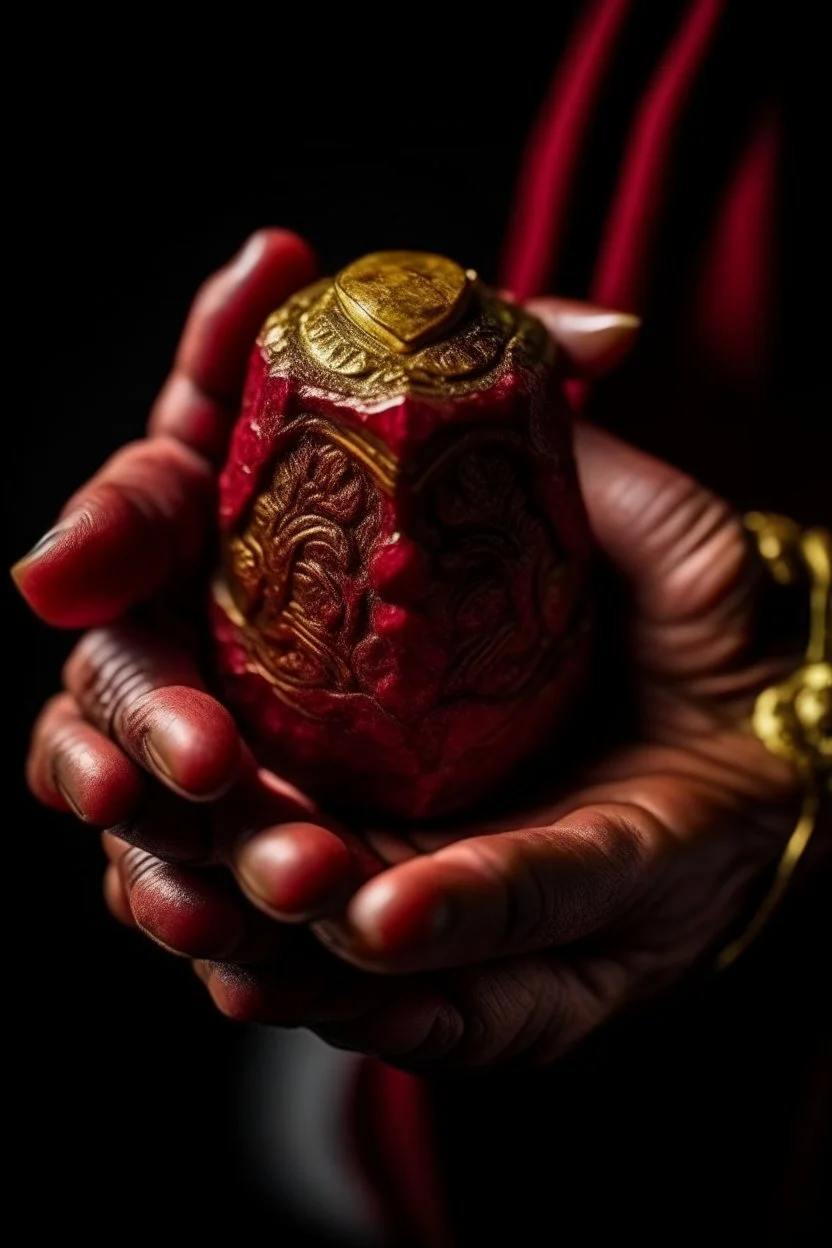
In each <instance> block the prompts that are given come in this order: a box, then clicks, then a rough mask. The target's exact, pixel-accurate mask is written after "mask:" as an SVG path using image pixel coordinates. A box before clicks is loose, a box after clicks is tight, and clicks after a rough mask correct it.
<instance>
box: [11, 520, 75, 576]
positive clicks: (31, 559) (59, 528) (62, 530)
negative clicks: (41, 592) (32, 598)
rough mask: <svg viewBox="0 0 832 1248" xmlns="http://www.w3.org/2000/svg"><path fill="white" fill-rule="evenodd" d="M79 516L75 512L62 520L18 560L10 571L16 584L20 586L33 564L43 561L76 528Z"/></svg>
mask: <svg viewBox="0 0 832 1248" xmlns="http://www.w3.org/2000/svg"><path fill="white" fill-rule="evenodd" d="M78 515H79V513H78V512H73V513H72V515H71V516H67V517H66V519H64V520H61V522H60V524H56V525H55V526H54V527H53V528H51V529H50V530H49V532H48V533H44V535H43V537H42V538H41V539H40V541H39V542H35V544H34V546H33V547H32V549H31V550H29V551H27V552H26V554H25V555H24V556H23V558H22V559H18V561H17V563H15V564H14V565H13V566H12V567H11V569H10V571H11V575H12V579H13V580H14V582H15V584H17V585H19V584H20V578H21V577H22V576H23V575H24V573H26V572H27V571H28V570H29V568H30V567H31V566H32V564H33V563H36V562H37V560H38V559H42V558H43V557H44V555H46V554H48V553H49V551H50V550H52V549H53V548H54V547H55V546H57V545H58V543H59V542H60V541H61V540H62V539H63V538H64V537H66V535H67V533H68V532H69V530H70V529H72V528H74V527H75V524H76V523H77V520H78Z"/></svg>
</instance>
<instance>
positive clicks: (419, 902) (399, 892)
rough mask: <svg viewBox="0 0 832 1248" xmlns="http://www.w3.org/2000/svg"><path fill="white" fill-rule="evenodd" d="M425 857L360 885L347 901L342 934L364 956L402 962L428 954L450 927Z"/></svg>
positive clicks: (451, 918) (451, 912)
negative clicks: (411, 956)
mask: <svg viewBox="0 0 832 1248" xmlns="http://www.w3.org/2000/svg"><path fill="white" fill-rule="evenodd" d="M436 874H437V873H436V871H435V870H434V868H433V865H432V861H431V859H430V858H426V859H419V860H413V861H411V862H409V863H406V864H403V865H402V867H401V868H393V869H391V870H390V871H386V872H384V873H383V874H381V875H379V876H377V877H376V878H375V879H373V880H370V881H369V883H367V884H365V885H364V886H363V887H362V888H361V889H359V891H358V892H357V893H356V894H355V896H354V897H353V898H352V899H351V901H350V903H349V905H348V907H347V911H346V923H345V925H344V932H345V935H346V937H347V939H348V942H349V944H350V946H351V947H352V948H353V950H354V951H355V952H356V953H357V954H359V955H361V956H364V957H369V958H379V959H381V960H383V961H384V963H385V964H386V963H388V962H389V961H390V960H391V959H398V958H404V959H405V960H407V959H408V957H409V956H410V955H413V954H420V953H421V954H424V953H426V952H427V953H428V955H430V952H431V951H432V949H433V947H434V946H435V945H436V943H437V942H441V941H442V939H443V938H444V937H445V936H447V935H448V933H449V932H450V931H451V930H452V928H453V927H454V925H455V918H456V915H455V907H454V906H453V904H452V902H451V900H450V898H449V897H448V896H447V894H446V893H445V892H443V890H442V889H441V888H440V887H438V886H437V879H436Z"/></svg>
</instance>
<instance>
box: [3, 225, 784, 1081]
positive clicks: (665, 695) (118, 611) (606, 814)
mask: <svg viewBox="0 0 832 1248" xmlns="http://www.w3.org/2000/svg"><path fill="white" fill-rule="evenodd" d="M312 268H313V260H312V257H311V255H310V253H309V251H308V248H306V246H305V244H303V243H302V242H301V241H300V240H299V239H297V238H295V237H294V236H293V235H289V234H286V233H283V232H279V231H262V232H261V233H260V234H258V235H255V236H254V238H253V239H252V240H250V242H249V244H248V245H247V247H246V248H245V249H244V251H243V252H242V253H241V254H240V256H239V257H237V258H236V260H235V261H234V262H232V264H231V265H229V266H228V267H227V268H226V269H224V270H222V271H221V272H220V273H219V274H218V275H217V276H215V277H214V278H213V279H212V280H211V281H210V282H209V283H207V284H206V286H205V287H204V288H203V289H202V291H201V292H200V294H199V295H198V297H197V300H196V302H195V305H194V308H193V311H192V313H191V316H190V319H189V321H188V324H187V326H186V329H185V333H184V336H183V339H182V343H181V345H180V348H179V352H178V355H177V359H176V363H175V367H174V372H173V374H172V377H171V379H170V380H169V381H168V383H167V385H166V386H165V388H164V390H163V391H162V393H161V395H160V397H159V399H158V401H157V403H156V406H155V408H154V411H153V413H152V415H151V419H150V427H149V435H148V438H147V439H146V440H144V441H142V442H139V443H136V444H134V445H133V446H130V447H127V448H126V449H124V450H122V451H121V452H119V453H118V454H117V455H116V456H115V457H114V458H113V459H111V460H110V461H109V462H108V463H107V464H106V465H105V466H104V468H103V469H102V470H101V471H100V473H99V474H97V476H96V477H94V478H93V480H92V481H91V482H89V483H88V484H87V485H86V486H84V487H83V488H82V489H81V490H80V491H78V492H77V493H76V494H75V495H74V496H73V498H72V499H71V500H70V502H69V503H68V504H67V507H66V509H65V512H64V513H63V517H62V519H61V520H60V521H59V524H58V526H57V528H56V530H55V531H54V532H53V533H52V534H51V535H50V536H49V538H48V540H45V541H44V542H43V543H42V544H41V545H40V546H39V548H38V549H37V550H36V552H35V553H34V555H33V556H32V557H30V558H28V559H27V560H26V561H24V562H23V563H22V564H21V565H18V568H17V571H16V577H17V580H18V583H19V585H20V588H21V591H22V592H23V594H24V595H25V597H26V598H27V599H28V601H29V603H30V604H31V605H32V607H33V608H34V609H35V610H36V611H37V612H38V614H40V615H41V616H42V617H43V618H44V619H46V620H48V621H49V622H51V623H53V624H55V625H58V626H72V627H86V628H89V629H91V630H92V631H91V632H88V633H87V635H86V636H85V637H84V638H83V639H82V640H81V642H80V643H79V645H78V647H77V648H76V650H75V652H74V653H73V655H72V656H71V658H70V659H69V661H68V663H67V665H66V667H65V670H64V691H63V692H62V693H60V694H59V695H58V696H57V697H56V698H54V699H53V700H52V701H51V702H50V703H48V705H47V706H46V707H45V708H44V711H43V712H42V714H41V716H40V718H39V720H38V722H37V724H36V726H35V729H34V734H33V740H32V749H31V755H30V759H29V764H28V775H29V782H30V785H31V788H32V791H33V792H34V793H35V795H36V796H37V797H38V798H39V799H40V800H41V801H42V802H45V803H46V804H48V805H50V806H53V807H56V808H58V809H64V810H68V809H72V810H74V811H75V813H76V814H78V815H79V816H80V817H81V818H82V819H84V820H85V821H86V822H88V823H91V824H95V825H98V826H103V827H106V828H109V831H107V832H105V834H104V846H105V849H106V852H107V856H108V859H109V865H108V867H107V872H106V877H105V893H106V897H107V901H108V904H109V906H110V908H111V910H112V911H113V913H114V914H115V915H116V916H117V917H118V918H119V919H121V920H122V921H123V922H125V923H127V924H133V925H137V926H138V927H140V928H141V929H142V930H143V931H144V932H145V933H146V934H147V935H149V936H150V937H151V938H153V939H154V940H156V941H158V942H160V943H161V944H163V945H165V946H166V947H168V948H169V949H171V950H173V951H175V952H178V953H181V954H185V955H186V956H188V957H190V958H193V959H195V968H196V970H197V973H198V974H199V976H200V977H201V979H202V980H203V981H204V983H205V985H206V987H207V989H208V992H209V993H210V995H211V997H212V998H213V1000H214V1002H215V1004H216V1005H217V1006H218V1008H219V1009H220V1010H222V1011H223V1012H224V1013H226V1014H228V1015H230V1016H231V1017H234V1018H239V1019H246V1020H256V1021H262V1022H270V1023H276V1024H280V1025H290V1026H295V1025H303V1026H309V1027H312V1028H314V1029H315V1030H316V1031H318V1032H319V1033H320V1034H321V1035H322V1036H324V1037H325V1038H326V1039H327V1040H329V1041H331V1042H332V1043H334V1044H337V1045H341V1046H345V1047H348V1048H351V1049H356V1050H359V1051H362V1052H368V1053H374V1054H379V1055H381V1056H383V1057H384V1058H386V1059H387V1060H389V1061H391V1062H394V1063H398V1064H402V1065H415V1066H419V1067H424V1066H428V1067H430V1068H440V1069H441V1068H444V1067H451V1066H458V1065H462V1066H476V1067H488V1066H491V1065H495V1064H502V1063H507V1062H512V1061H523V1062H529V1063H534V1064H539V1063H545V1062H547V1061H550V1060H552V1059H553V1058H555V1057H557V1056H558V1055H559V1054H561V1053H562V1052H563V1051H564V1050H565V1049H566V1048H568V1047H569V1046H570V1045H572V1044H574V1043H575V1042H576V1041H578V1040H579V1039H580V1038H581V1037H583V1036H585V1035H586V1034H587V1033H588V1032H590V1031H592V1030H593V1029H594V1028H596V1027H597V1026H599V1025H600V1024H602V1023H603V1022H604V1021H605V1020H607V1019H609V1018H610V1017H612V1016H613V1015H615V1014H616V1013H618V1012H619V1011H620V1010H622V1009H623V1008H625V1007H627V1006H628V1005H629V1004H630V1003H631V1002H633V1001H636V1000H641V999H644V998H646V997H649V996H651V995H652V994H655V993H657V992H659V991H660V990H661V989H663V988H665V987H666V986H668V985H671V984H673V983H675V982H676V981H678V980H679V979H680V978H681V977H683V976H685V975H686V974H687V973H688V972H689V971H690V970H691V968H693V967H696V966H697V965H706V964H707V959H708V957H709V956H710V954H711V953H712V951H713V950H714V948H716V947H718V946H719V944H720V943H721V942H722V941H723V939H724V938H725V936H726V933H728V932H729V931H730V930H732V929H733V928H734V927H735V925H736V924H738V923H741V922H742V919H743V917H744V916H746V915H747V913H748V911H749V906H750V905H752V904H753V897H754V896H756V890H757V889H758V888H759V886H760V883H761V882H762V881H764V880H765V878H766V876H767V873H768V872H770V870H771V868H772V865H773V864H774V862H775V861H776V859H777V857H778V855H779V853H780V852H781V850H782V847H783V844H784V843H785V839H786V837H787V835H788V832H789V829H790V826H791V821H792V820H793V818H794V810H795V799H796V784H795V778H794V776H793V775H792V774H791V772H790V769H789V768H788V766H787V765H786V764H785V763H784V762H782V761H780V760H778V759H776V758H775V757H774V756H772V755H769V754H767V753H766V751H765V750H764V749H763V748H762V746H760V745H759V744H758V743H757V742H756V741H755V740H754V739H753V738H752V737H750V736H749V735H748V734H747V731H746V730H745V729H744V727H743V720H744V716H746V715H747V712H748V709H749V707H750V704H751V700H752V699H753V696H754V695H755V693H756V692H757V691H758V690H759V689H760V688H761V687H763V686H764V685H765V684H767V683H769V682H770V681H771V679H772V678H773V676H774V675H775V674H776V672H777V671H779V670H780V667H779V665H778V664H776V663H775V662H773V661H759V660H757V659H755V658H754V657H753V654H754V650H753V645H752V642H753V633H754V629H753V624H754V619H755V608H756V602H757V595H758V593H759V589H760V579H759V575H758V570H757V568H756V566H755V564H754V562H753V560H752V557H751V555H750V553H749V550H748V547H747V545H746V543H745V540H744V537H743V533H742V529H741V525H740V522H739V519H738V517H737V516H736V514H735V513H734V512H733V510H732V509H731V507H730V506H729V505H728V504H727V503H725V502H723V501H722V500H720V499H718V498H715V497H713V496H712V495H711V494H709V493H708V492H707V491H706V490H705V489H704V488H703V487H701V486H700V485H698V484H697V483H695V482H693V481H691V480H689V479H688V478H686V477H685V476H683V475H682V474H681V473H680V472H678V471H677V470H676V469H675V468H673V467H671V466H670V465H668V464H664V463H661V462H658V461H657V460H655V459H653V458H651V457H650V456H648V455H646V454H644V453H643V452H641V451H638V450H636V449H634V448H632V447H630V446H627V445H626V444H625V443H623V442H621V441H620V440H618V439H617V438H614V437H612V436H611V435H609V434H607V433H605V432H603V431H602V430H601V429H599V428H594V427H591V426H589V425H586V424H582V423H579V424H578V426H577V429H576V454H577V461H578V470H579V474H580V481H581V487H582V490H583V493H584V497H585V499H586V503H587V508H588V512H589V517H590V522H591V525H592V528H593V531H594V534H595V538H596V541H597V543H598V544H599V546H600V548H601V550H602V552H603V553H604V555H605V556H606V558H607V560H608V561H609V563H610V564H611V565H612V568H613V569H614V570H615V572H616V574H617V576H618V578H619V579H620V581H621V582H622V584H623V586H624V587H625V590H626V599H627V616H626V620H625V622H623V623H622V620H621V619H620V618H616V621H615V625H614V633H613V632H612V631H611V633H610V637H611V638H612V637H613V636H615V637H616V638H617V637H619V636H620V634H621V631H622V628H626V652H627V653H626V663H624V664H623V670H622V671H621V676H622V682H621V686H620V688H619V687H617V686H615V687H613V686H608V687H606V688H605V689H604V690H603V697H599V701H598V704H597V707H596V708H595V710H594V714H595V716H596V722H597V723H598V724H599V725H603V726H604V727H606V725H607V724H608V723H609V722H610V720H611V718H614V717H615V716H614V715H611V708H613V709H614V710H617V709H618V707H619V705H620V703H621V701H622V699H623V698H624V697H625V692H624V690H625V689H626V690H627V693H626V696H627V697H628V698H630V699H632V703H633V708H632V709H633V710H634V712H635V715H634V718H633V720H632V721H631V722H633V723H636V724H637V725H638V728H637V729H635V730H630V732H629V734H628V735H627V736H626V737H625V738H624V739H619V740H617V741H616V742H614V743H613V744H612V745H611V746H609V747H608V748H606V750H605V753H604V754H603V756H602V757H600V758H598V757H596V758H595V759H594V760H593V762H592V763H591V765H590V764H587V765H586V766H584V767H582V768H579V769H577V770H576V771H575V774H574V775H573V776H572V777H571V778H569V777H566V778H564V777H560V779H559V782H558V787H557V789H556V790H554V791H553V793H552V795H551V796H550V798H549V799H548V800H546V801H540V800H535V801H534V802H532V801H531V799H530V798H528V797H527V798H525V800H524V796H523V794H518V801H517V807H516V813H515V814H513V815H511V814H507V815H503V814H501V815H500V817H499V819H496V818H495V820H493V821H492V822H485V821H480V822H476V823H469V824H468V825H466V826H459V825H456V826H453V827H450V826H449V827H445V828H443V829H436V828H434V829H430V828H420V827H409V828H408V830H407V832H406V833H405V832H402V831H401V830H396V829H378V828H372V829H370V828H350V829H346V828H339V827H338V826H337V825H336V824H335V823H334V822H333V821H332V820H330V819H329V818H328V817H327V816H326V815H325V814H323V813H322V812H320V811H318V810H317V809H316V808H315V806H314V804H313V803H312V802H311V801H309V800H308V799H306V798H305V797H304V796H303V795H302V794H300V793H298V792H297V791H296V790H294V789H292V788H291V787H290V786H289V785H287V784H285V783H284V782H282V781H281V780H280V779H279V778H277V777H274V776H272V775H269V774H266V773H264V772H260V771H258V769H257V767H256V765H255V762H254V760H253V759H252V758H251V756H250V754H249V752H248V751H247V749H246V748H245V746H244V745H243V744H242V743H241V741H240V739H239V737H238V734H237V729H236V727H235V725H234V722H233V720H232V719H231V717H230V716H229V714H228V713H227V712H226V711H225V710H224V709H223V708H222V707H221V706H220V705H219V704H218V703H217V702H216V701H215V700H214V699H213V698H212V697H211V696H210V694H209V693H208V692H207V689H206V684H205V679H204V675H203V673H202V672H201V670H200V668H199V664H198V659H197V656H198V646H196V645H195V644H194V641H193V638H192V635H191V626H190V624H189V622H188V586H189V585H190V586H195V585H198V584H199V582H200V575H201V573H202V569H203V567H204V560H205V559H206V558H207V557H209V555H210V548H211V540H212V522H213V516H214V514H215V511H214V509H215V472H216V467H217V464H218V463H219V462H221V460H222V457H223V454H224V450H225V444H226V439H227V435H228V432H229V430H230V427H231V424H232V422H233V419H234V415H235V412H236V406H237V402H238V392H239V385H240V383H241V377H242V371H243V367H244V363H245V358H246V354H247V350H248V347H249V345H250V342H251V340H252V339H253V336H254V334H255V332H256V330H257V328H258V326H259V324H260V322H261V321H262V319H263V317H264V315H265V314H266V313H267V312H268V311H269V310H270V309H271V308H272V307H274V306H276V305H277V304H278V303H279V302H280V301H281V300H283V299H284V298H285V297H286V296H287V295H288V294H289V293H290V291H291V290H292V289H294V288H295V287H297V286H298V285H300V284H302V283H303V282H306V281H308V280H309V279H310V277H311V276H312ZM534 310H535V311H536V312H537V314H538V315H540V316H541V317H542V318H543V319H545V321H546V323H547V325H548V326H549V328H550V331H551V332H552V333H553V335H554V336H555V337H556V338H557V339H558V341H559V342H560V343H561V345H562V346H563V348H564V351H565V353H566V355H567V356H568V357H569V358H570V360H571V362H572V366H573V370H574V372H575V373H576V374H579V375H583V376H585V377H593V376H597V375H599V374H600V373H601V372H603V371H605V369H607V368H608V367H611V366H612V365H613V364H614V363H615V362H616V360H617V359H618V358H620V356H621V355H622V354H624V353H625V352H626V349H627V348H628V346H629V345H630V340H631V339H632V330H633V326H632V324H631V318H618V317H616V316H615V314H608V313H604V312H602V311H600V310H598V309H582V308H580V307H578V306H576V305H573V304H566V303H563V302H558V301H554V300H543V301H539V302H538V303H537V304H536V305H535V307H534ZM148 543H152V549H154V550H156V551H159V552H160V554H159V557H158V558H157V559H155V560H154V561H153V562H152V563H151V564H150V565H148V563H147V561H146V559H145V558H144V552H145V551H146V549H147V547H148ZM174 587H175V589H176V593H175V594H174V592H173V590H174ZM611 628H612V626H611Z"/></svg>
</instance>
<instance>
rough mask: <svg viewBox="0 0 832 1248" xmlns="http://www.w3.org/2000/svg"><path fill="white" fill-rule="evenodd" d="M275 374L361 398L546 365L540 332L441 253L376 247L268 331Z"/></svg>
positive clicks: (288, 308)
mask: <svg viewBox="0 0 832 1248" xmlns="http://www.w3.org/2000/svg"><path fill="white" fill-rule="evenodd" d="M259 343H260V346H261V348H262V350H263V351H264V353H265V355H266V358H267V360H268V363H269V368H270V371H271V372H272V373H273V374H275V373H279V372H290V373H292V374H293V375H294V376H295V377H296V378H298V379H302V380H303V381H304V382H306V383H311V384H313V385H319V386H321V387H324V388H327V389H337V390H338V391H339V392H340V393H343V394H349V395H355V396H357V397H360V398H364V399H368V400H371V399H379V400H383V399H386V398H388V397H390V396H391V395H396V394H403V393H407V392H411V391H419V392H422V393H431V394H433V395H436V396H438V397H443V398H452V397H454V396H456V395H460V394H470V393H471V392H472V391H474V390H479V389H481V388H482V387H484V386H487V385H490V384H491V383H492V382H493V381H495V380H496V378H497V376H498V375H499V374H500V373H501V372H503V371H504V370H505V369H507V368H509V367H512V366H513V365H514V364H516V363H520V362H522V363H523V365H524V366H525V367H534V366H535V365H537V364H538V363H542V362H543V361H545V360H550V359H551V358H552V355H553V348H552V345H551V342H550V341H549V338H548V335H547V334H546V332H545V330H544V329H543V326H542V325H541V324H540V322H539V321H536V320H535V319H534V317H531V316H529V315H528V313H526V312H524V311H523V310H522V309H520V308H517V307H515V306H514V305H512V304H510V303H506V302H505V301H504V300H502V299H500V298H498V296H497V295H495V294H494V293H493V292H492V291H490V290H488V289H487V288H486V287H485V286H483V285H482V283H481V282H480V281H479V280H478V278H477V275H476V273H474V272H473V271H472V270H471V269H464V268H462V266H461V265H459V264H455V263H454V261H453V260H448V259H446V257H445V256H437V255H433V254H431V253H430V252H421V251H377V252H373V253H372V254H371V255H368V256H363V257H362V258H361V259H360V260H356V261H354V262H353V263H352V264H348V265H347V266H346V268H344V269H342V270H341V272H340V273H339V274H338V276H337V277H336V278H334V279H333V278H325V279H324V280H323V281H320V282H316V283H315V285H314V286H309V287H307V288H306V289H305V290H301V291H298V293H297V294H296V295H293V296H292V297H291V299H289V301H288V303H286V304H284V305H283V307H282V308H278V309H277V310H276V311H275V312H273V313H272V315H271V316H270V317H269V318H268V320H267V321H266V323H265V325H264V326H263V328H262V330H261V332H260V337H259Z"/></svg>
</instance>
